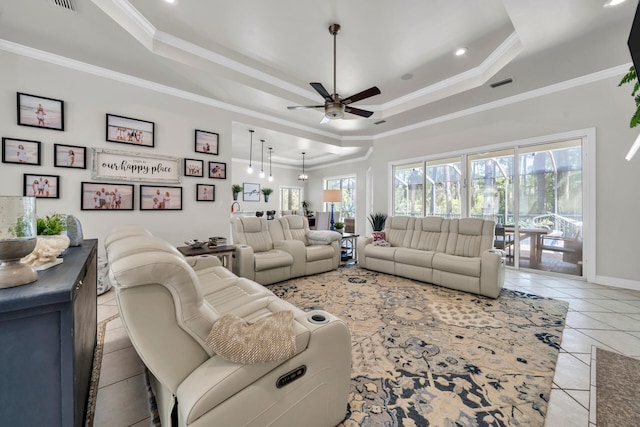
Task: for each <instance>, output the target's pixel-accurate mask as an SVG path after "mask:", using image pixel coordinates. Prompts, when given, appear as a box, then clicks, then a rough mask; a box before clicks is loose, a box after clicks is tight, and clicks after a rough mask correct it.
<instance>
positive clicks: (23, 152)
mask: <svg viewBox="0 0 640 427" xmlns="http://www.w3.org/2000/svg"><path fill="white" fill-rule="evenodd" d="M40 145H41V143H40V141H31V140H28V139H16V138H2V163H17V164H21V165H32V166H40Z"/></svg>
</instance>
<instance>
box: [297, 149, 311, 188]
mask: <svg viewBox="0 0 640 427" xmlns="http://www.w3.org/2000/svg"><path fill="white" fill-rule="evenodd" d="M304 155H305V152H304V151H303V152H302V173H301V174H300V175H298V181H306V180H307V179H309V175H307V174H306V173H304Z"/></svg>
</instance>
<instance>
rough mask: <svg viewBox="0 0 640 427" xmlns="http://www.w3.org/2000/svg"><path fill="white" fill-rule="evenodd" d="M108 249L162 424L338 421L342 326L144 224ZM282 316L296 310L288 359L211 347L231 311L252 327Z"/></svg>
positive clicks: (345, 349)
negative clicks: (247, 356)
mask: <svg viewBox="0 0 640 427" xmlns="http://www.w3.org/2000/svg"><path fill="white" fill-rule="evenodd" d="M105 247H106V250H107V258H108V261H109V271H110V279H111V282H112V283H113V285H114V287H115V289H116V301H117V305H118V310H119V312H120V316H121V318H122V323H123V325H124V328H125V330H126V331H127V333H128V335H129V337H130V339H131V342H132V344H133V346H134V348H135V350H136V351H137V353H138V355H139V356H140V358H141V359H142V361H143V362H144V364H145V365H146V367H147V368H148V370H149V372H150V374H151V385H152V389H153V391H154V393H155V396H156V400H157V403H158V410H159V414H160V418H161V423H162V425H163V426H172V425H178V426H193V427H196V426H213V425H216V426H229V427H233V426H253V427H262V426H266V425H272V426H290V425H304V426H318V427H320V426H322V427H326V426H334V425H336V424H338V423H339V422H340V421H341V420H342V419H343V418H344V416H345V414H346V410H347V396H348V392H349V382H350V374H351V342H350V337H349V331H348V330H347V327H346V326H345V324H344V323H343V322H342V321H340V320H339V319H337V318H336V317H334V316H332V315H331V314H329V313H326V312H324V311H320V310H315V311H312V312H308V313H305V312H303V311H302V310H300V309H298V308H296V307H295V306H293V305H291V304H290V303H288V302H286V301H283V300H281V299H279V298H277V297H276V296H275V295H274V294H273V293H272V292H271V291H269V290H268V289H266V288H265V287H263V286H261V285H259V284H257V283H256V282H254V281H251V280H248V279H246V278H239V277H237V276H236V275H234V274H233V273H231V272H230V271H228V270H227V269H226V268H224V267H222V265H221V263H220V261H219V260H218V259H217V258H216V257H212V256H203V257H194V258H185V257H183V256H182V255H181V254H180V253H179V252H178V251H177V250H176V249H175V248H174V247H173V246H171V245H170V244H169V243H168V242H166V241H164V240H162V239H159V238H156V237H154V236H151V235H150V233H148V232H146V231H145V230H144V229H141V228H140V227H132V226H126V227H120V228H118V229H114V230H113V231H112V233H110V235H109V236H108V237H107V238H106V240H105ZM283 311H288V312H291V313H292V314H293V334H292V337H291V339H290V340H294V342H295V350H294V352H293V353H292V355H291V356H290V357H288V358H286V359H284V360H276V361H267V362H263V363H252V364H243V363H236V362H232V361H229V360H228V358H225V357H222V356H221V354H217V353H216V352H214V351H213V350H212V349H211V346H210V345H209V344H208V342H207V339H208V337H209V336H210V332H212V330H213V328H212V327H213V326H214V325H215V324H216V322H217V321H218V320H220V319H221V318H223V317H225V315H227V314H233V315H235V316H238V317H239V318H241V319H242V320H243V321H247V322H249V323H253V322H260V321H261V320H263V319H266V318H269V317H271V316H270V315H271V314H274V313H279V312H283ZM273 317H275V316H273ZM234 338H235V337H234ZM249 344H250V343H249ZM172 411H175V414H176V415H175V417H176V419H177V423H174V424H172V420H171V419H172V417H171V414H172Z"/></svg>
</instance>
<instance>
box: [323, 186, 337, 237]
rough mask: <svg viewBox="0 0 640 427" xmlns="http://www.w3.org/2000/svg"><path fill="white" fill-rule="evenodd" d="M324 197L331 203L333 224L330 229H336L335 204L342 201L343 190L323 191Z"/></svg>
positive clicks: (325, 200) (326, 201)
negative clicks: (334, 218) (334, 219)
mask: <svg viewBox="0 0 640 427" xmlns="http://www.w3.org/2000/svg"><path fill="white" fill-rule="evenodd" d="M322 198H323V200H324V202H325V203H331V220H330V221H329V223H330V224H331V226H330V227H329V230H335V229H336V228H335V227H334V226H333V223H334V221H333V204H334V203H341V202H342V191H340V190H324V191H323V193H322Z"/></svg>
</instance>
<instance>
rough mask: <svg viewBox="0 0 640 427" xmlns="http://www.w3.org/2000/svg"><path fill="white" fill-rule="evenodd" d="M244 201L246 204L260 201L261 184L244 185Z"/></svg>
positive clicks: (246, 183)
mask: <svg viewBox="0 0 640 427" xmlns="http://www.w3.org/2000/svg"><path fill="white" fill-rule="evenodd" d="M242 200H243V201H245V202H259V201H260V184H253V183H251V182H245V183H243V184H242Z"/></svg>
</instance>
